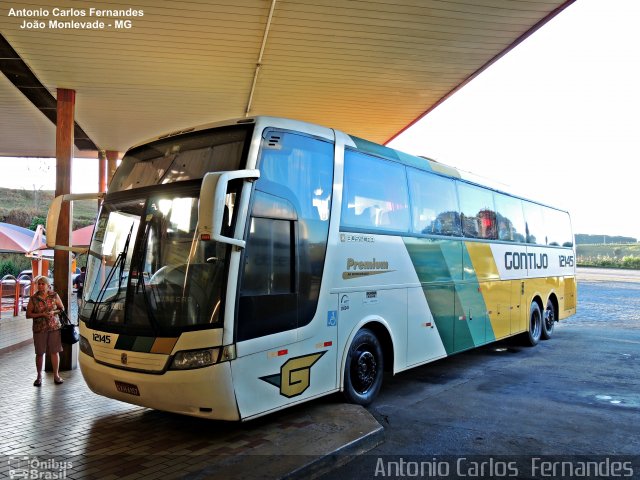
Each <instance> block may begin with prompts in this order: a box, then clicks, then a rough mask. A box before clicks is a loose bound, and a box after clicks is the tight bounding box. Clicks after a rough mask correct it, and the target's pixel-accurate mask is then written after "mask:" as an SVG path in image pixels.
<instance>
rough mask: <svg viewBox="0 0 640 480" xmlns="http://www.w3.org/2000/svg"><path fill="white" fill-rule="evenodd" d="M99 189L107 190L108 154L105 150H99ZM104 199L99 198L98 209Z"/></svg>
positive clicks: (101, 190)
mask: <svg viewBox="0 0 640 480" xmlns="http://www.w3.org/2000/svg"><path fill="white" fill-rule="evenodd" d="M98 191H99V192H106V191H107V154H106V152H105V151H104V150H100V151H99V152H98ZM101 203H102V200H98V209H99V208H100V204H101Z"/></svg>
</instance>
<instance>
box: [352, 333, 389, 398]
mask: <svg viewBox="0 0 640 480" xmlns="http://www.w3.org/2000/svg"><path fill="white" fill-rule="evenodd" d="M383 367H384V359H383V355H382V347H381V346H380V342H379V341H378V337H376V335H375V334H374V333H373V332H372V331H371V330H369V329H366V328H363V329H362V330H359V331H358V333H356V336H355V337H354V338H353V342H352V343H351V346H350V347H349V354H348V355H347V362H346V364H345V367H344V396H345V397H346V399H347V401H349V402H351V403H356V404H358V405H369V404H370V403H371V402H372V401H373V400H374V399H375V398H376V396H377V395H378V392H379V391H380V387H381V386H382V373H383Z"/></svg>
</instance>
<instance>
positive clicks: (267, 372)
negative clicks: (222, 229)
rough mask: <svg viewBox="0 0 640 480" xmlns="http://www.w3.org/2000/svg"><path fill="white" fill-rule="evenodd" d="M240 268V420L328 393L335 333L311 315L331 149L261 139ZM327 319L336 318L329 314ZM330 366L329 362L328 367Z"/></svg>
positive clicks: (280, 136)
mask: <svg viewBox="0 0 640 480" xmlns="http://www.w3.org/2000/svg"><path fill="white" fill-rule="evenodd" d="M258 167H259V169H260V179H259V180H258V181H257V182H256V183H255V188H254V192H253V196H252V200H251V206H250V217H249V219H248V222H247V231H246V248H245V249H244V252H243V256H242V260H241V264H240V269H239V286H238V300H237V312H236V324H235V332H234V336H235V343H236V347H237V359H236V361H234V362H233V363H232V371H233V381H234V387H235V391H236V398H237V402H238V407H239V409H240V414H241V416H242V418H247V417H250V416H253V415H258V414H261V413H264V412H267V411H270V410H273V409H277V408H280V407H283V406H285V405H287V404H290V403H292V402H296V401H302V400H305V399H307V398H310V397H313V396H316V395H320V394H322V393H326V392H327V391H328V390H330V389H331V388H334V387H335V383H336V380H335V348H336V347H335V337H336V328H335V326H333V327H332V326H331V325H330V322H329V321H328V318H329V315H330V314H331V313H332V312H331V311H326V310H332V309H325V311H320V307H319V304H320V305H322V304H323V303H326V302H319V293H320V284H321V280H322V272H323V269H324V259H325V252H326V249H327V238H328V233H329V211H330V200H331V193H332V184H333V143H331V142H328V141H324V140H320V139H317V138H315V137H310V136H307V135H303V134H300V133H294V132H285V131H278V130H266V131H265V132H264V134H263V140H262V147H261V152H260V156H259V160H258ZM334 313H335V312H334ZM332 357H333V358H332Z"/></svg>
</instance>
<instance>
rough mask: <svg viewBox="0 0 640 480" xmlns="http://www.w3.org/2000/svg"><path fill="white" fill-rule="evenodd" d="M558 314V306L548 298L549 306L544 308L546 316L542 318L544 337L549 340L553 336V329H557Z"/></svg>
mask: <svg viewBox="0 0 640 480" xmlns="http://www.w3.org/2000/svg"><path fill="white" fill-rule="evenodd" d="M557 319H558V314H557V313H556V307H555V305H554V304H553V302H552V301H551V299H549V300H547V308H545V310H544V318H543V319H542V335H541V336H542V339H543V340H549V339H550V338H551V337H552V336H553V330H554V329H555V325H556V320H557Z"/></svg>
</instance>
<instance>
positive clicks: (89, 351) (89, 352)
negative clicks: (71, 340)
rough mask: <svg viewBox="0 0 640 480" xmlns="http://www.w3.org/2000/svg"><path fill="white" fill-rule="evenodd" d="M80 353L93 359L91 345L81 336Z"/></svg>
mask: <svg viewBox="0 0 640 480" xmlns="http://www.w3.org/2000/svg"><path fill="white" fill-rule="evenodd" d="M80 351H81V352H82V353H84V354H85V355H89V356H90V357H91V358H93V349H92V348H91V344H90V343H89V340H87V339H86V338H84V337H83V336H82V335H80Z"/></svg>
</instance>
